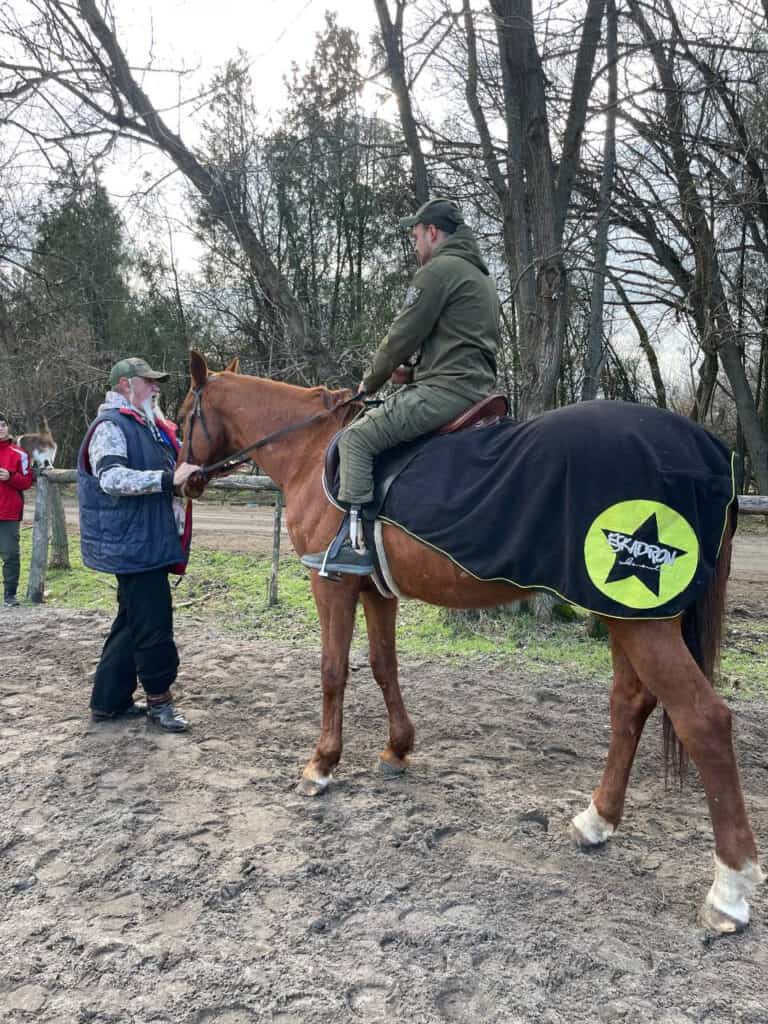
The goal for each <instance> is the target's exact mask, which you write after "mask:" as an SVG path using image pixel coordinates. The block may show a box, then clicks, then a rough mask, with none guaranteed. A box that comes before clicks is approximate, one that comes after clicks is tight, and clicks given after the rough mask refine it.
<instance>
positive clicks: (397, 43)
mask: <svg viewBox="0 0 768 1024" xmlns="http://www.w3.org/2000/svg"><path fill="white" fill-rule="evenodd" d="M373 5H374V7H375V8H376V14H377V15H378V18H379V27H380V29H381V41H382V42H383V44H384V51H385V53H386V55H387V73H388V75H389V80H390V82H391V84H392V92H393V93H394V94H395V99H396V100H397V109H398V111H399V114H400V124H401V126H402V129H403V136H404V137H405V145H406V147H407V149H408V155H409V156H410V159H411V170H412V172H413V195H414V198H415V200H416V205H417V206H421V205H422V203H426V201H427V200H428V199H429V175H428V174H427V165H426V162H425V160H424V154H423V152H422V149H421V142H420V141H419V132H418V129H417V127H416V118H415V117H414V115H413V105H412V104H411V94H410V90H409V87H408V80H407V78H406V75H405V57H404V55H403V12H404V10H405V6H406V0H395V7H396V10H397V14H396V16H395V21H394V23H393V22H392V18H391V17H390V14H389V6H388V4H387V0H373Z"/></svg>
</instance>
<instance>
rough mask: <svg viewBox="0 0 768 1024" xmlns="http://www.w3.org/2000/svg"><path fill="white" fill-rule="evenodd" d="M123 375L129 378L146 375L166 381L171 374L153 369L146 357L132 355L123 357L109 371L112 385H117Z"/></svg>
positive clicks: (152, 378) (150, 378)
mask: <svg viewBox="0 0 768 1024" xmlns="http://www.w3.org/2000/svg"><path fill="white" fill-rule="evenodd" d="M121 377H127V378H128V380H130V379H131V377H146V378H147V379H148V380H162V381H166V380H168V379H169V378H170V374H168V373H159V372H158V371H157V370H153V369H152V367H151V366H150V365H149V363H148V362H147V361H146V359H139V358H137V357H136V356H131V358H130V359H121V360H120V362H119V363H115V365H114V366H113V367H112V369H111V370H110V371H109V385H110V387H115V386H116V385H117V383H118V381H119V380H120V378H121Z"/></svg>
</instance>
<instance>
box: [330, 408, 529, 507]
mask: <svg viewBox="0 0 768 1024" xmlns="http://www.w3.org/2000/svg"><path fill="white" fill-rule="evenodd" d="M508 412H509V402H508V401H507V397H506V395H488V396H487V398H481V399H480V401H479V402H475V404H474V405H472V406H470V408H469V409H467V410H466V411H465V412H463V413H461V415H459V416H456V417H455V418H454V419H452V420H450V421H449V422H448V423H445V424H444V425H443V426H442V427H438V429H437V430H433V431H432V433H431V434H425V435H424V436H425V437H438V436H441V435H443V434H456V433H458V432H459V431H461V430H479V429H480V428H482V427H490V426H492V425H493V424H494V423H498V422H499V420H501V419H503V418H504V417H505V416H506V415H507V414H508ZM343 433H344V431H343V430H340V431H339V432H338V434H334V435H333V437H332V438H331V440H330V443H329V444H328V447H327V449H326V452H325V466H324V472H323V482H324V485H325V491H326V494H328V495H329V496H330V494H333V493H335V492H336V490H337V489H338V488H337V487H335V486H334V482H335V481H337V480H338V474H339V438H340V437H341V435H342V434H343ZM417 440H419V439H417ZM407 443H409V444H410V443H412V442H407ZM333 503H334V504H336V501H335V500H334V502H333Z"/></svg>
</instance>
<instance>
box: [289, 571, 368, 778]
mask: <svg viewBox="0 0 768 1024" xmlns="http://www.w3.org/2000/svg"><path fill="white" fill-rule="evenodd" d="M312 593H313V595H314V598H315V604H316V605H317V612H318V616H319V618H320V632H321V638H322V655H321V662H320V677H321V683H322V687H323V711H322V720H321V724H320V738H319V739H318V741H317V747H316V748H315V752H314V754H313V755H312V758H311V759H310V760H309V761H308V762H307V764H306V767H305V768H304V771H303V773H302V777H301V780H300V781H299V784H298V786H297V787H296V788H297V790H298V792H299V793H301V795H302V796H319V795H320V794H321V793H323V792H325V790H326V789H327V788H328V786H329V784H330V782H331V779H332V777H333V769H334V768H335V767H336V765H337V764H338V763H339V761H340V760H341V750H342V738H341V736H342V726H343V720H344V690H345V688H346V685H347V677H348V675H349V648H350V645H351V643H352V631H353V629H354V627H355V608H356V607H357V600H358V596H359V593H360V580H359V579H357V578H355V577H351V576H347V577H344V578H343V579H342V580H341V581H339V582H335V583H334V582H331V581H329V580H324V579H322V578H321V577H320V576H318V574H317V573H316V572H313V573H312Z"/></svg>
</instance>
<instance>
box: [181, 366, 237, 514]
mask: <svg viewBox="0 0 768 1024" xmlns="http://www.w3.org/2000/svg"><path fill="white" fill-rule="evenodd" d="M223 373H224V374H239V373H240V360H239V358H238V357H237V356H236V357H235V358H234V359H233V360H232V361H231V362H230V363H229V364H228V365H227V367H226V368H225V369H224V371H223ZM189 374H190V386H189V391H188V392H187V394H186V396H185V398H184V401H183V402H182V404H181V407H180V409H179V417H178V419H179V426H180V428H181V435H182V439H183V441H182V445H181V451H180V453H179V461H180V462H190V463H192V464H193V465H198V466H210V465H213V464H214V463H215V462H218V461H219V460H220V459H223V458H226V456H227V455H229V454H231V452H232V451H234V449H235V446H234V445H233V443H232V441H231V438H230V436H229V429H228V426H227V421H226V418H225V417H223V416H222V415H221V412H220V404H219V401H218V400H217V399H221V397H222V396H221V395H217V390H219V387H218V386H217V380H218V379H219V378H222V373H213V372H211V370H209V368H208V364H207V362H206V361H205V357H204V356H202V355H201V354H200V353H199V352H195V351H194V349H193V350H192V351H190V353H189ZM207 483H208V477H207V476H206V475H205V474H203V473H200V474H197V473H196V474H194V475H193V476H192V477H191V478H190V479H189V480H188V481H187V483H186V484H185V487H184V492H185V494H186V495H188V496H189V497H191V498H198V497H199V496H200V495H201V494H202V493H203V491H204V490H205V487H206V484H207Z"/></svg>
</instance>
